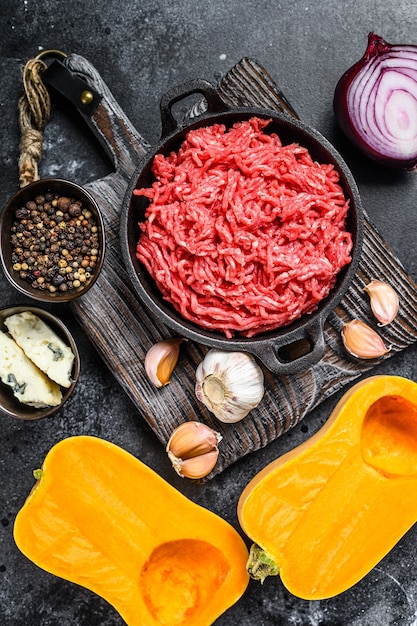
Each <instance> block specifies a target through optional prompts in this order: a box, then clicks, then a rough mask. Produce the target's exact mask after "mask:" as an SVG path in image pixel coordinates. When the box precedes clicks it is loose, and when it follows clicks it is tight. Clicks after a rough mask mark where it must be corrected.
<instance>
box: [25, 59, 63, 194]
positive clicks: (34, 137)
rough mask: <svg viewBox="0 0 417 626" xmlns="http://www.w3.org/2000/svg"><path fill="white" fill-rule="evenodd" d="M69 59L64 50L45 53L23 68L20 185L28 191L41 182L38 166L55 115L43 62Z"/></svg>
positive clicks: (28, 62) (45, 66) (31, 60)
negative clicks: (52, 114)
mask: <svg viewBox="0 0 417 626" xmlns="http://www.w3.org/2000/svg"><path fill="white" fill-rule="evenodd" d="M46 56H61V57H66V56H67V55H66V54H65V53H64V52H61V51H60V50H43V51H42V52H40V53H39V54H38V55H37V56H36V57H34V58H33V59H30V60H29V61H27V63H26V65H25V67H24V68H23V74H22V79H23V88H24V93H23V95H22V96H21V97H20V98H19V100H18V113H19V128H20V143H19V151H20V154H19V161H18V167H19V183H20V187H25V186H26V185H28V184H29V183H31V182H33V181H35V180H39V171H38V163H39V161H40V159H41V156H42V152H43V131H44V128H45V126H46V124H47V123H48V121H49V118H50V114H51V98H50V95H49V91H48V89H47V88H46V86H45V84H44V82H43V80H42V74H43V72H44V71H45V70H46V69H47V65H46V63H45V62H44V61H43V58H44V57H46Z"/></svg>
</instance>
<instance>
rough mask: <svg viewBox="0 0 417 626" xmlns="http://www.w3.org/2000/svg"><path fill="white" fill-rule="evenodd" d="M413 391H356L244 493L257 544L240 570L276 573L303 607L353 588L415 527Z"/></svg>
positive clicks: (402, 385)
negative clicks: (304, 604)
mask: <svg viewBox="0 0 417 626" xmlns="http://www.w3.org/2000/svg"><path fill="white" fill-rule="evenodd" d="M416 493H417V384H416V383H414V382H413V381H411V380H408V379H405V378H401V377H397V376H373V377H369V378H367V379H365V380H363V381H361V382H359V383H357V384H356V385H354V386H353V387H352V388H351V389H350V390H349V391H348V392H347V393H346V394H345V395H344V396H343V397H342V399H341V400H340V402H339V403H338V404H337V406H336V407H335V409H334V411H333V413H332V414H331V416H330V418H329V420H328V421H327V422H326V424H325V425H324V426H323V427H322V428H321V430H320V431H318V432H317V433H316V434H315V435H314V436H313V437H311V438H310V439H309V440H307V441H305V442H304V443H303V444H301V445H300V446H298V447H297V448H295V449H294V450H292V451H290V452H288V453H287V454H285V455H284V456H282V457H281V458H279V459H277V460H276V461H274V462H272V463H270V464H269V465H268V466H266V467H265V468H264V469H263V470H262V471H261V472H260V473H259V474H258V475H256V476H255V477H254V478H253V479H252V480H251V482H250V483H249V484H248V485H247V486H246V488H245V489H244V491H243V492H242V494H241V497H240V499H239V504H238V516H239V521H240V524H241V526H242V528H243V530H244V531H245V532H246V534H247V535H248V536H249V537H250V538H251V539H252V540H253V541H254V542H255V546H253V549H252V550H251V558H250V561H249V564H248V571H249V573H250V574H251V575H252V576H253V577H254V578H258V579H259V580H261V581H262V582H263V579H264V578H265V577H266V576H267V575H269V574H270V573H272V574H277V573H279V575H280V578H281V580H282V582H283V584H284V585H285V586H286V587H287V589H288V590H289V591H290V592H291V593H292V594H294V595H295V596H298V597H300V598H303V599H311V600H317V599H324V598H330V597H332V596H335V595H337V594H340V593H341V592H343V591H345V590H347V589H348V588H350V587H351V586H353V585H354V584H356V583H357V582H358V581H359V580H361V579H362V578H363V577H364V576H365V575H366V574H367V573H368V572H369V571H370V570H371V569H372V568H373V567H374V566H375V565H376V564H377V563H378V562H379V561H380V560H381V559H382V558H383V557H384V556H385V555H386V554H387V553H388V552H389V551H390V550H391V548H392V547H393V546H394V545H395V544H396V543H397V542H398V540H399V539H400V538H401V537H402V536H403V535H404V534H405V533H406V532H407V531H408V530H409V528H410V527H411V526H412V525H413V524H414V523H415V522H416V521H417V497H416Z"/></svg>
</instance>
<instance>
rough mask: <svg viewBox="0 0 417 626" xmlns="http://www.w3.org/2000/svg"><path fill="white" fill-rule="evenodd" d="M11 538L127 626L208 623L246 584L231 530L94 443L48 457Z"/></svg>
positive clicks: (72, 445)
mask: <svg viewBox="0 0 417 626" xmlns="http://www.w3.org/2000/svg"><path fill="white" fill-rule="evenodd" d="M14 539H15V542H16V545H17V546H18V548H19V549H20V550H21V551H22V552H23V554H24V555H26V556H27V557H28V558H29V559H30V560H31V561H33V562H34V563H35V564H36V565H38V566H39V567H41V568H43V569H44V570H46V571H48V572H50V573H51V574H55V575H57V576H60V577H61V578H64V579H66V580H69V581H71V582H73V583H77V584H79V585H82V586H84V587H86V588H87V589H90V590H91V591H93V592H95V593H96V594H98V595H100V596H101V597H103V598H104V599H105V600H107V601H108V602H109V603H110V604H111V605H112V606H113V607H114V608H115V609H116V610H117V611H118V612H119V614H120V615H121V617H122V618H123V619H124V620H125V622H126V623H127V624H128V625H129V626H139V625H140V626H143V625H145V624H146V626H153V625H155V626H156V625H161V624H164V625H165V624H166V625H167V626H168V625H170V626H175V625H177V624H181V625H182V626H197V625H198V626H204V625H209V624H212V623H213V622H214V621H215V619H217V617H218V616H219V615H221V614H222V613H223V612H224V611H226V610H227V609H228V608H229V607H230V606H232V605H233V604H234V603H235V602H236V601H237V600H238V599H239V598H240V597H241V595H242V594H243V593H244V591H245V589H246V587H247V585H248V581H249V577H248V574H247V572H246V568H245V566H246V561H247V557H248V551H247V548H246V545H245V543H244V541H243V539H242V538H241V537H240V535H239V534H238V533H237V531H236V530H235V529H234V528H233V527H232V526H231V525H230V524H228V523H227V522H226V521H225V520H223V519H222V518H220V517H219V516H217V515H215V514H214V513H212V512H211V511H208V510H207V509H204V508H203V507H201V506H199V505H197V504H195V503H194V502H192V501H191V500H189V499H188V498H186V497H185V496H183V495H182V494H181V493H180V492H179V491H177V490H176V489H175V488H174V487H172V486H171V485H169V484H168V483H167V482H166V481H165V480H163V479H162V478H161V477H160V476H159V475H158V474H156V473H155V472H154V471H153V470H152V469H150V468H149V467H147V466H146V465H144V464H143V463H142V462H141V461H139V460H138V459H136V458H135V457H134V456H132V455H131V454H129V453H128V452H126V451H125V450H123V449H122V448H120V447H118V446H116V445H115V444H112V443H110V442H108V441H105V440H103V439H100V438H97V437H90V436H75V437H69V438H67V439H64V440H62V441H60V442H59V443H57V444H56V445H55V446H53V447H52V448H51V450H50V451H49V452H48V454H47V456H46V458H45V460H44V463H43V467H42V471H41V477H40V479H39V480H38V482H37V483H36V485H35V486H34V488H33V490H32V491H31V493H30V495H29V497H28V498H27V500H26V502H25V504H24V505H23V507H22V508H21V509H20V511H19V512H18V514H17V517H16V520H15V524H14Z"/></svg>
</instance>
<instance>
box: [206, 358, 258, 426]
mask: <svg viewBox="0 0 417 626" xmlns="http://www.w3.org/2000/svg"><path fill="white" fill-rule="evenodd" d="M264 391H265V388H264V375H263V371H262V369H261V368H260V367H259V365H258V364H257V363H256V361H255V359H254V358H253V357H252V356H251V355H250V354H247V353H246V352H227V351H223V350H218V349H216V348H213V349H211V350H209V351H208V352H207V354H206V356H205V358H204V360H203V361H202V362H201V363H200V365H199V366H198V368H197V371H196V385H195V395H196V397H197V399H198V400H200V402H203V404H205V405H206V407H207V408H208V409H209V410H210V411H211V412H212V413H214V415H215V416H216V417H217V419H219V420H220V421H221V422H230V423H232V422H238V421H240V420H241V419H243V418H244V417H246V415H247V414H248V413H249V411H251V410H252V409H254V408H255V407H256V406H258V404H259V403H260V401H261V400H262V398H263V395H264Z"/></svg>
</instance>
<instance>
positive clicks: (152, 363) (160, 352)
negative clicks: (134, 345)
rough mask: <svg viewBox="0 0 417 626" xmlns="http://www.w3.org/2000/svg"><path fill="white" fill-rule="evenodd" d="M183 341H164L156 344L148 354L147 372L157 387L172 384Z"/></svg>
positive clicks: (173, 339)
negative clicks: (172, 376)
mask: <svg viewBox="0 0 417 626" xmlns="http://www.w3.org/2000/svg"><path fill="white" fill-rule="evenodd" d="M183 341H184V339H178V338H172V339H164V340H162V341H158V342H157V343H155V344H154V345H153V346H152V347H151V348H150V349H149V350H148V352H147V353H146V356H145V371H146V374H147V376H148V378H149V380H150V381H151V383H153V384H154V385H155V386H156V387H163V386H164V385H167V384H168V383H169V382H170V380H171V375H172V372H173V371H174V369H175V366H176V364H177V362H178V357H179V353H180V345H181V343H182V342H183Z"/></svg>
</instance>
